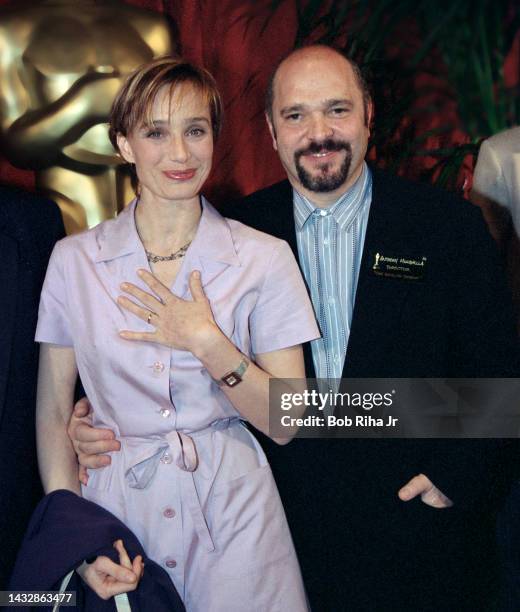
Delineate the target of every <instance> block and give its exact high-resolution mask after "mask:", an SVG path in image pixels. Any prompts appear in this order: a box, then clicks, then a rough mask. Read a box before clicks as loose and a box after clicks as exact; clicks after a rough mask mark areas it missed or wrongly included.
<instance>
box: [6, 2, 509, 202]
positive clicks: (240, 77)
mask: <svg viewBox="0 0 520 612" xmlns="http://www.w3.org/2000/svg"><path fill="white" fill-rule="evenodd" d="M34 4H37V2H35V3H34ZM126 4H131V5H134V6H138V7H141V8H146V9H148V10H151V11H155V12H158V13H163V14H165V15H167V16H168V18H170V19H171V21H172V24H173V27H174V31H176V32H177V39H178V41H179V47H180V49H181V52H182V54H183V55H184V56H185V57H186V58H187V59H189V60H191V61H194V62H196V63H198V64H201V65H203V66H204V67H206V68H207V69H209V70H210V71H211V72H212V73H213V75H214V76H215V78H216V79H217V82H218V84H219V87H220V90H221V92H222V94H223V98H224V104H225V123H224V129H223V133H222V136H221V138H220V140H219V142H218V143H217V148H216V154H215V160H214V169H213V172H212V175H211V177H210V180H209V182H208V184H207V185H206V187H205V190H204V191H205V193H206V195H207V196H208V197H209V198H210V200H211V201H212V202H214V203H215V204H217V205H218V204H220V203H222V202H224V201H225V200H226V199H228V198H230V197H235V196H239V195H243V194H248V193H251V192H252V191H255V190H256V189H259V188H261V187H264V186H267V185H269V184H272V183H274V182H276V181H278V180H280V179H281V178H283V177H284V172H283V170H282V168H281V166H280V163H279V161H278V157H277V155H276V153H275V152H274V151H273V148H272V144H271V141H270V137H269V134H268V131H267V128H266V125H265V121H264V116H263V107H264V92H265V88H266V84H267V81H268V79H269V76H270V74H271V72H272V70H273V67H274V66H275V65H276V63H277V62H278V60H279V59H280V58H281V57H282V56H283V55H285V54H286V53H287V52H288V51H290V50H291V49H292V48H293V47H294V44H295V40H296V34H297V29H298V11H297V5H298V4H300V5H301V2H298V1H297V0H284V1H281V2H277V3H273V2H272V0H126ZM273 4H276V5H277V8H276V9H273ZM328 5H329V2H328V0H324V2H323V4H322V6H323V8H324V9H325V7H327V6H328ZM3 6H19V3H18V2H16V0H0V19H1V10H2V7H3ZM404 35H405V36H407V37H408V38H410V39H411V42H412V43H413V38H414V34H413V29H412V30H410V31H409V32H405V33H404ZM519 46H520V39H519V37H517V40H516V43H515V46H514V47H513V49H512V51H511V53H510V55H509V57H508V60H507V61H506V65H505V66H504V69H505V72H506V74H507V75H509V78H508V80H511V81H512V82H517V81H518V74H519V64H518V62H519V55H520V50H519ZM441 75H442V71H440V73H439V77H438V79H437V80H436V79H435V78H433V77H432V76H431V75H429V76H427V77H425V75H421V74H418V75H417V79H418V80H420V79H424V78H428V79H430V83H434V84H435V83H436V84H437V85H438V84H439V83H438V82H439V79H440V80H442V76H441ZM418 83H419V81H418ZM441 88H442V83H441ZM377 110H378V109H377V108H376V112H377ZM448 118H449V119H450V122H451V119H453V121H454V123H455V124H456V123H457V109H456V104H455V103H453V104H452V106H451V107H446V108H445V109H444V110H443V113H442V115H439V116H436V117H431V116H430V117H428V118H427V122H428V125H425V126H421V130H422V129H424V130H428V129H429V128H431V127H435V126H437V125H438V124H439V123H441V124H444V125H446V124H447V121H448ZM408 120H410V118H408V119H407V118H406V117H405V118H403V126H405V125H406V122H407V121H408ZM414 121H415V122H417V121H418V119H417V118H416V117H415V118H414ZM419 121H420V120H419ZM448 139H449V141H450V142H451V143H453V144H455V143H462V142H467V135H466V134H464V132H463V131H462V130H460V129H455V130H452V132H451V133H450V134H449V138H448ZM434 140H435V137H434ZM430 141H431V139H429V141H428V142H429V143H430V144H432V143H431V142H430ZM433 145H435V146H438V145H437V143H436V141H435V142H433ZM375 153H376V152H375V151H372V156H373V155H374V154H375ZM433 162H434V160H432V159H430V158H427V157H424V158H422V159H420V160H415V159H414V160H411V163H410V164H408V165H407V174H408V175H409V176H414V175H415V174H417V173H418V172H417V171H418V170H420V169H421V168H424V167H428V166H431V165H432V163H433ZM471 170H472V168H471V167H468V168H465V169H464V170H463V174H464V176H465V177H466V178H467V179H469V180H468V181H467V182H466V188H468V187H469V184H470V179H471ZM414 173H415V174H414ZM0 182H3V183H11V184H18V185H20V186H23V187H26V188H29V189H31V188H33V187H34V176H33V173H32V172H29V171H24V170H20V169H17V168H14V167H13V166H11V165H10V164H9V163H8V162H7V160H5V158H3V157H1V155H0Z"/></svg>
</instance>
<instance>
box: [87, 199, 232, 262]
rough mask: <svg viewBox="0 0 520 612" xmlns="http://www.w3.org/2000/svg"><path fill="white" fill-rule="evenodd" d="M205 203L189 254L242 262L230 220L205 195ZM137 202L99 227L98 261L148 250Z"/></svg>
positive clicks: (96, 257) (203, 257)
mask: <svg viewBox="0 0 520 612" xmlns="http://www.w3.org/2000/svg"><path fill="white" fill-rule="evenodd" d="M201 202H202V214H201V217H200V221H199V226H198V228H197V232H196V234H195V237H194V239H193V241H192V243H191V245H190V247H189V249H188V251H187V253H186V255H188V253H190V251H191V252H196V253H197V255H198V256H199V257H200V258H201V259H208V260H213V261H219V262H221V263H225V264H228V265H234V266H238V265H240V261H239V258H238V255H237V252H236V248H235V244H234V241H233V236H232V234H231V230H230V228H229V225H228V223H227V221H226V219H224V217H222V215H221V214H220V213H219V212H218V211H217V210H215V208H213V206H212V205H211V204H210V203H209V202H208V201H207V200H206V198H204V197H203V196H201ZM136 205H137V199H134V200H132V202H130V204H128V206H127V207H126V208H125V209H124V210H122V211H121V212H120V213H119V215H118V216H117V217H116V218H115V219H111V220H110V221H107V222H105V223H103V224H102V225H101V226H99V229H98V231H97V235H96V242H97V246H98V252H97V254H96V256H95V261H96V262H102V261H109V260H111V259H116V258H117V257H123V256H125V255H129V254H131V253H135V252H137V251H138V250H144V247H143V244H142V242H141V239H140V238H139V234H138V233H137V227H136V225H135V208H136Z"/></svg>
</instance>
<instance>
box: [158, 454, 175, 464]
mask: <svg viewBox="0 0 520 612" xmlns="http://www.w3.org/2000/svg"><path fill="white" fill-rule="evenodd" d="M172 461H173V458H172V456H171V455H170V454H169V453H164V455H163V456H162V457H161V463H167V464H168V463H171V462H172Z"/></svg>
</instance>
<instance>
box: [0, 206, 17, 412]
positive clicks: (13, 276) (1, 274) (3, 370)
mask: <svg viewBox="0 0 520 612" xmlns="http://www.w3.org/2000/svg"><path fill="white" fill-rule="evenodd" d="M10 230H11V228H10V227H9V225H8V219H7V215H6V213H5V210H3V209H2V208H1V207H0V253H2V265H1V266H0V287H1V290H2V293H3V295H4V299H3V300H2V306H1V307H0V423H1V421H2V417H3V412H4V404H5V398H6V391H7V383H8V378H9V366H10V361H11V350H12V343H13V334H14V328H15V316H16V301H17V299H16V298H17V293H18V282H19V279H18V274H19V250H18V248H19V243H18V240H17V238H16V236H14V235H13V234H12V232H11V231H10Z"/></svg>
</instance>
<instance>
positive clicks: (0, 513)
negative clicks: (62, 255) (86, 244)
mask: <svg viewBox="0 0 520 612" xmlns="http://www.w3.org/2000/svg"><path fill="white" fill-rule="evenodd" d="M64 233H65V232H64V228H63V222H62V219H61V214H60V212H59V209H58V207H57V206H56V204H54V202H50V201H49V200H46V199H44V198H42V197H38V196H35V195H31V194H29V193H26V192H24V191H20V190H17V189H12V188H7V187H0V252H1V253H2V263H1V265H0V287H1V297H0V300H1V304H0V491H1V493H0V544H1V550H2V554H1V555H0V588H5V584H6V582H7V579H8V576H9V573H10V571H11V567H12V563H13V562H14V558H15V555H16V551H17V549H18V546H19V544H20V541H21V538H22V536H23V533H24V531H25V528H26V525H27V521H28V520H29V517H30V515H31V512H32V510H33V508H34V506H35V505H36V503H37V501H38V499H39V498H40V496H41V495H42V491H41V486H40V482H39V477H38V470H37V465H36V444H35V426H34V414H35V405H36V378H37V370H38V351H37V346H36V344H35V342H34V332H35V328H36V320H37V315H38V303H39V299H40V292H41V287H42V283H43V279H44V276H45V270H46V267H47V262H48V260H49V256H50V253H51V250H52V247H53V245H54V243H55V242H56V240H58V239H59V238H62V237H63V236H64Z"/></svg>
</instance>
